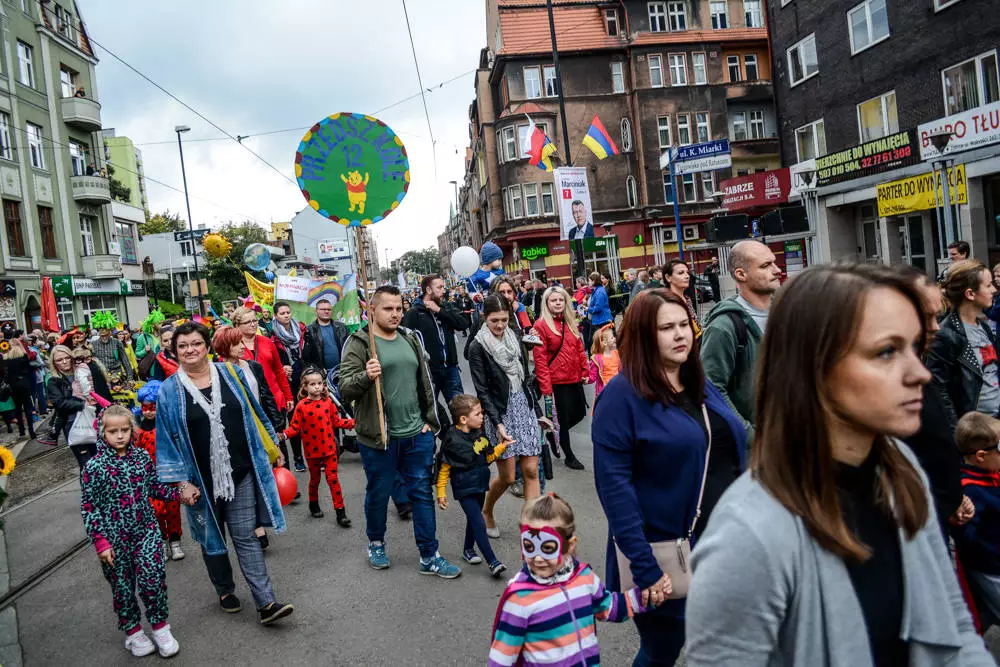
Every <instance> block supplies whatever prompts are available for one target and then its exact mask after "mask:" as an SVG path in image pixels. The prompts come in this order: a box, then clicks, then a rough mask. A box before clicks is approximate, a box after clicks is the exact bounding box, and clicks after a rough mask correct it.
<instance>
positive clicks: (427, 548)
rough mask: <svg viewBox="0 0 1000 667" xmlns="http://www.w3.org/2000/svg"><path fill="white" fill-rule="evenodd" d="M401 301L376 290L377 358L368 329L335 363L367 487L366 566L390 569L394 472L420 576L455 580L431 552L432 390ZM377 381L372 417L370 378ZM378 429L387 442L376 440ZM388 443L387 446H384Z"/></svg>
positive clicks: (454, 571)
mask: <svg viewBox="0 0 1000 667" xmlns="http://www.w3.org/2000/svg"><path fill="white" fill-rule="evenodd" d="M402 317H403V300H402V297H401V295H400V293H399V290H398V289H397V288H395V287H393V286H391V285H386V286H383V287H380V288H378V289H377V290H375V293H374V294H373V295H372V302H371V320H370V322H369V326H370V327H371V328H372V332H373V333H374V335H375V346H376V350H377V353H378V358H377V359H375V358H373V357H372V354H371V348H370V346H369V342H368V331H367V330H366V329H362V330H360V331H357V332H355V333H353V334H351V336H350V337H349V338H348V339H347V343H346V344H345V345H344V355H343V360H342V361H341V363H340V392H341V395H342V396H343V398H344V400H345V401H347V402H348V403H353V413H354V421H355V427H354V428H355V430H356V431H357V433H358V442H359V443H360V444H361V445H362V447H361V462H362V465H363V466H364V469H365V476H366V477H367V479H368V485H367V488H366V491H365V519H366V522H367V528H366V529H367V533H368V562H369V564H370V565H371V566H372V568H374V569H376V570H384V569H386V568H388V567H389V557H388V556H387V555H386V550H385V532H386V510H387V509H388V506H389V496H390V495H391V494H392V490H393V484H394V482H395V480H396V476H397V474H398V475H399V476H400V477H401V478H402V481H403V485H404V488H405V491H406V494H407V496H408V498H409V501H410V502H411V503H412V505H413V536H414V537H415V538H416V542H417V548H418V549H419V550H420V573H421V574H433V575H437V576H439V577H442V578H444V579H454V578H456V577H458V576H459V575H461V574H462V571H461V570H460V569H459V568H457V567H455V566H454V565H452V564H451V563H449V562H448V561H447V560H445V559H444V558H443V557H442V556H441V554H439V553H438V550H437V549H438V541H437V537H436V532H437V518H436V516H435V508H434V499H433V496H432V494H431V471H432V469H433V467H434V449H435V447H434V434H435V433H436V432H437V431H439V430H440V429H441V425H440V422H439V420H438V416H437V414H436V410H435V402H434V385H433V383H432V382H431V379H430V373H429V371H428V368H427V358H426V353H425V352H424V349H423V346H422V345H421V344H420V341H419V340H418V338H417V336H416V335H415V334H413V333H412V332H411V331H410V330H408V329H405V328H401V327H400V326H399V323H400V320H401V319H402ZM378 380H380V384H381V389H382V391H381V394H382V412H383V415H384V419H383V418H382V417H380V415H379V409H378V394H376V393H375V392H376V389H375V387H376V381H378ZM380 424H384V426H385V431H386V436H387V438H383V437H382V432H381V426H380ZM386 440H388V442H387V441H386Z"/></svg>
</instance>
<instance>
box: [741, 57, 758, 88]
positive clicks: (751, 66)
mask: <svg viewBox="0 0 1000 667" xmlns="http://www.w3.org/2000/svg"><path fill="white" fill-rule="evenodd" d="M743 71H744V72H746V75H747V81H756V80H757V79H758V78H760V74H759V72H758V71H757V54H755V53H747V54H745V55H744V56H743Z"/></svg>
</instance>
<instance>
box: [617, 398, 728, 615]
mask: <svg viewBox="0 0 1000 667" xmlns="http://www.w3.org/2000/svg"><path fill="white" fill-rule="evenodd" d="M701 414H702V418H703V419H704V420H705V431H706V433H708V448H707V449H706V450H705V470H704V471H702V475H701V489H699V491H698V506H697V508H696V509H695V512H694V521H692V522H691V528H690V530H688V532H687V535H686V536H684V537H679V538H677V539H676V540H666V541H664V542H654V543H653V544H650V545H649V546H651V547H652V548H653V557H654V558H656V563H657V564H658V565H659V566H660V569H661V570H663V574H665V575H667V576H668V577H670V583H671V585H672V588H673V589H672V590H671V592H670V595H668V596H667V599H668V600H680V599H683V598H686V597H687V594H688V588H689V587H690V586H691V535H692V534H693V533H694V527H695V526H696V525H697V524H698V518H699V517H700V516H701V499H702V497H703V496H704V495H705V480H706V479H707V478H708V457H709V454H711V452H712V425H711V424H710V423H709V421H708V409H707V408H706V407H705V404H704V403H703V404H702V406H701ZM615 553H616V554H617V556H618V577H619V579H620V580H621V589H622V590H623V591H626V590H628V589H630V588H633V587H634V586H635V580H634V579H633V578H632V569H631V564H630V563H629V560H628V558H626V557H625V554H623V553H622V550H621V549H619V548H618V545H617V544H615Z"/></svg>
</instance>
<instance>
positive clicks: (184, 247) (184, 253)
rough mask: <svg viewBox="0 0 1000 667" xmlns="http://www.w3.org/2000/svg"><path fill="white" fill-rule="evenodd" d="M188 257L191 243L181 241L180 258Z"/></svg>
mask: <svg viewBox="0 0 1000 667" xmlns="http://www.w3.org/2000/svg"><path fill="white" fill-rule="evenodd" d="M190 256H191V242H190V241H181V257H190Z"/></svg>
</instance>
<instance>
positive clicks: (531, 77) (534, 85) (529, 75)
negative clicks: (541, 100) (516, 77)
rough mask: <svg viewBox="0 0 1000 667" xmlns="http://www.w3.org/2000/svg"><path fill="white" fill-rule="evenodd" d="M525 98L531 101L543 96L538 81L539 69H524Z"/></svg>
mask: <svg viewBox="0 0 1000 667" xmlns="http://www.w3.org/2000/svg"><path fill="white" fill-rule="evenodd" d="M523 71H524V96H525V97H526V98H528V99H529V100H533V99H535V98H536V97H541V96H542V86H541V83H540V82H539V80H538V68H537V67H525V68H524V70H523Z"/></svg>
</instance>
